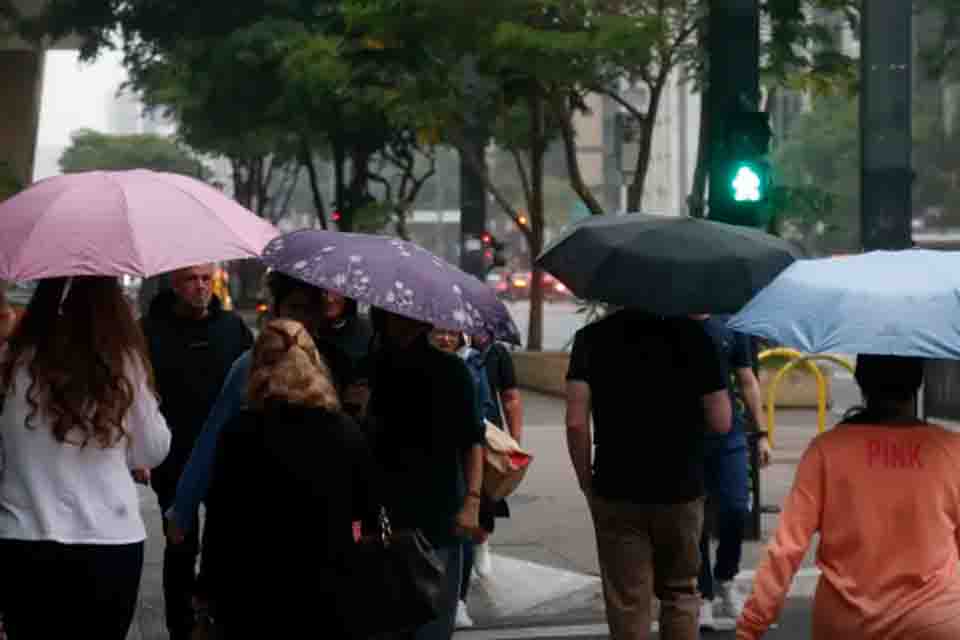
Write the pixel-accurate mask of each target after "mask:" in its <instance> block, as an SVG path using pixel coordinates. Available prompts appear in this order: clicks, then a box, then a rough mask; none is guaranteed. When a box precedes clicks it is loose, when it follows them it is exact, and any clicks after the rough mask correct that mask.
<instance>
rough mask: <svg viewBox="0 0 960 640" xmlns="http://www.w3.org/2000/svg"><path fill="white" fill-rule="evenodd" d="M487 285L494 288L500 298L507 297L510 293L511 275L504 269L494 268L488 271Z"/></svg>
mask: <svg viewBox="0 0 960 640" xmlns="http://www.w3.org/2000/svg"><path fill="white" fill-rule="evenodd" d="M486 280H487V285H488V286H489V287H490V288H491V289H493V290H494V292H495V293H496V294H497V297H498V298H507V297H509V296H508V294H509V293H510V276H509V274H508V273H507V272H506V271H504V270H503V269H492V270H490V272H489V273H487V278H486Z"/></svg>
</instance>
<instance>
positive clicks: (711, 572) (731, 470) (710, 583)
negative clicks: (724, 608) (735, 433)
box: [698, 441, 750, 601]
mask: <svg viewBox="0 0 960 640" xmlns="http://www.w3.org/2000/svg"><path fill="white" fill-rule="evenodd" d="M748 460H749V457H748V454H747V448H746V446H743V447H739V446H738V447H734V448H730V447H728V446H727V442H725V441H721V442H716V443H714V442H707V445H706V449H705V456H704V477H705V480H706V487H707V496H708V499H709V501H710V503H712V509H713V514H714V517H713V518H709V517H708V518H707V519H706V521H707V522H711V521H712V525H713V527H712V530H711V529H710V528H709V527H708V526H704V528H703V535H702V536H701V538H700V578H699V581H698V587H699V589H700V593H701V594H702V595H703V597H704V599H705V600H708V601H709V600H713V598H714V597H715V596H716V592H715V589H714V581H715V580H716V581H718V582H728V581H730V580H733V578H734V577H736V575H737V573H739V572H740V558H741V555H742V552H743V533H744V527H746V522H747V514H748V513H749V509H750V495H749V492H748V490H747V482H748V468H747V467H748ZM708 510H709V508H708ZM711 533H712V534H713V537H715V538H716V539H717V555H716V562H715V563H714V562H711V558H710V537H711V536H710V534H711Z"/></svg>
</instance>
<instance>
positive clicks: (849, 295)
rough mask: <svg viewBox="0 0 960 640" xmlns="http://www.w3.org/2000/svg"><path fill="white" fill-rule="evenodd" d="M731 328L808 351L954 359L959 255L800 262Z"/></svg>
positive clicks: (895, 254)
mask: <svg viewBox="0 0 960 640" xmlns="http://www.w3.org/2000/svg"><path fill="white" fill-rule="evenodd" d="M729 326H730V328H732V329H735V330H736V331H741V332H744V333H749V334H752V335H755V336H760V337H762V338H766V339H767V340H770V341H772V342H774V343H777V344H779V345H782V346H787V347H793V348H795V349H799V350H800V351H805V352H807V353H831V352H832V353H873V354H890V355H899V356H918V357H922V358H949V359H960V253H954V252H949V251H930V250H925V249H906V250H903V251H872V252H870V253H864V254H860V255H853V256H841V257H836V258H821V259H816V260H798V261H797V262H795V263H793V264H792V265H790V266H789V267H787V269H785V270H784V271H783V272H782V273H781V274H780V275H778V276H777V277H776V278H775V279H774V280H773V281H772V282H771V283H770V284H769V285H768V286H767V287H765V288H764V289H762V290H761V291H760V292H759V293H758V294H757V295H756V296H754V298H753V299H752V300H751V301H750V302H748V303H747V305H746V306H745V307H744V308H743V309H742V310H741V311H740V313H738V314H737V315H735V316H734V317H733V318H731V319H730V322H729Z"/></svg>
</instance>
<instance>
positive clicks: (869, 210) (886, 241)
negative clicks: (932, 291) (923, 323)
mask: <svg viewBox="0 0 960 640" xmlns="http://www.w3.org/2000/svg"><path fill="white" fill-rule="evenodd" d="M912 4H913V3H910V2H905V1H904V0H870V1H869V2H864V3H862V5H861V24H862V38H861V39H862V43H861V44H862V48H861V54H860V55H861V58H860V65H861V67H860V68H861V80H862V85H863V93H862V94H861V98H860V158H861V170H860V239H861V246H862V248H863V250H864V251H869V250H872V249H904V248H906V247H909V246H911V245H912V244H913V240H912V237H911V224H910V222H911V210H912V205H911V193H910V187H911V182H912V179H913V177H912V176H913V171H912V169H911V164H910V151H911V138H910V130H911V119H910V118H911V110H910V101H911V90H910V88H911V77H910V76H911V60H912V31H913V30H912V29H911V28H910V25H911V23H912V18H913V8H912Z"/></svg>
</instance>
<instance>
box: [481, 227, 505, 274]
mask: <svg viewBox="0 0 960 640" xmlns="http://www.w3.org/2000/svg"><path fill="white" fill-rule="evenodd" d="M480 241H481V242H483V263H484V266H485V267H486V268H487V269H493V268H494V267H503V266H506V264H507V256H506V251H505V249H506V245H504V243H503V242H502V241H501V240H497V239H496V238H494V237H493V234H491V233H490V232H489V231H484V232H483V234H481V235H480Z"/></svg>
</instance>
